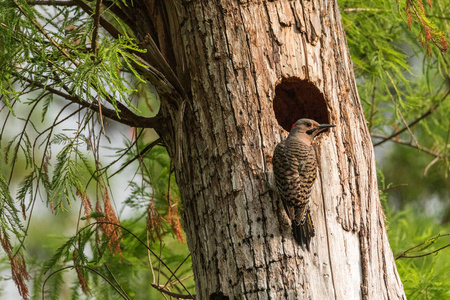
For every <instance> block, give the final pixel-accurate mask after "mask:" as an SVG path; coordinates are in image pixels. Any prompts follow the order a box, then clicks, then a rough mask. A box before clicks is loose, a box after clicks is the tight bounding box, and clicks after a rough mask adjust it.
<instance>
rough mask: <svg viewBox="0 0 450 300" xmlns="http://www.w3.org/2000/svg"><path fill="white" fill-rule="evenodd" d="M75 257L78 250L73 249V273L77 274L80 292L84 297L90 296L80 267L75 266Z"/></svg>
mask: <svg viewBox="0 0 450 300" xmlns="http://www.w3.org/2000/svg"><path fill="white" fill-rule="evenodd" d="M77 257H78V250H77V249H75V250H74V251H73V262H74V264H75V271H76V272H77V277H78V282H79V283H80V286H81V290H82V291H83V293H84V294H85V295H92V294H91V290H90V289H89V286H88V283H87V280H86V277H85V276H84V273H83V268H82V267H81V266H76V263H77V262H76V261H77Z"/></svg>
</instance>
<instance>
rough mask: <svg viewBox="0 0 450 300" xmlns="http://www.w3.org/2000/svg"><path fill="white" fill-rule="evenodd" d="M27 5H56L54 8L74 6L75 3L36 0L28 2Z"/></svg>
mask: <svg viewBox="0 0 450 300" xmlns="http://www.w3.org/2000/svg"><path fill="white" fill-rule="evenodd" d="M27 3H28V4H29V5H56V6H76V5H77V4H76V3H75V1H64V0H40V1H39V0H36V1H28V2H27Z"/></svg>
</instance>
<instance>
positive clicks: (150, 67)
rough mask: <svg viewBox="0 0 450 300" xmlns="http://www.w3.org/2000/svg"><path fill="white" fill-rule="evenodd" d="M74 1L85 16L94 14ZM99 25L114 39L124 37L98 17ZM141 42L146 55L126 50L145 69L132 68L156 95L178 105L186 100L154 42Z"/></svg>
mask: <svg viewBox="0 0 450 300" xmlns="http://www.w3.org/2000/svg"><path fill="white" fill-rule="evenodd" d="M74 1H75V2H76V3H77V5H78V6H79V7H80V8H81V9H82V10H83V11H84V12H85V13H86V14H88V15H89V16H94V14H95V12H94V11H93V10H92V8H91V7H90V6H89V5H87V4H86V3H84V2H83V1H82V0H74ZM99 23H100V25H101V26H102V27H103V28H104V29H105V30H106V31H108V33H109V34H110V35H111V36H112V37H114V38H115V39H117V38H119V36H121V35H124V34H123V33H121V32H120V31H119V30H118V29H117V28H115V27H114V26H113V25H112V24H111V23H110V22H108V21H107V20H105V19H104V18H103V17H101V16H100V17H99ZM142 42H143V45H144V46H145V49H147V52H146V53H140V52H136V51H133V50H131V49H128V50H127V51H129V52H130V53H133V55H134V56H135V57H136V58H138V59H139V61H140V63H142V64H144V65H145V66H146V68H143V67H142V66H139V65H137V64H135V65H134V67H135V68H136V69H139V70H140V71H142V72H143V73H144V75H145V76H146V78H147V79H148V80H149V81H150V82H151V83H152V84H153V85H154V86H155V88H156V89H157V91H158V93H159V94H160V95H161V96H163V97H164V98H169V99H173V100H175V101H176V102H178V103H181V102H182V101H183V99H187V95H186V92H185V90H184V89H183V87H182V85H181V83H180V81H179V80H178V78H177V76H176V75H175V73H174V72H173V70H172V68H171V67H170V66H169V64H168V63H167V61H166V60H165V58H164V56H163V55H162V53H161V52H160V51H159V49H158V47H157V46H156V44H155V42H154V41H153V40H152V39H151V37H150V36H147V37H146V38H145V41H142ZM154 64H157V65H158V66H157V67H156V66H155V65H154Z"/></svg>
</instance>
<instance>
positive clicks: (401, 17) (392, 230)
mask: <svg viewBox="0 0 450 300" xmlns="http://www.w3.org/2000/svg"><path fill="white" fill-rule="evenodd" d="M429 3H431V2H429ZM339 5H340V8H341V11H342V16H343V22H344V28H345V31H346V33H347V39H348V43H349V48H350V53H351V57H352V60H353V62H354V63H355V75H356V77H357V82H358V91H359V95H360V97H361V100H362V102H363V108H364V112H365V116H366V119H367V120H368V127H369V130H370V132H371V135H372V137H373V139H374V146H375V149H376V154H377V155H380V156H381V159H380V158H379V163H378V168H379V169H378V175H379V176H378V178H379V187H380V189H382V191H383V192H382V193H381V195H380V200H381V201H382V204H383V207H384V209H385V211H386V215H387V221H388V224H389V230H388V234H389V238H390V243H391V247H392V249H393V251H394V254H395V253H396V255H400V253H402V252H404V251H406V250H407V249H409V248H412V247H413V246H415V245H418V244H421V243H423V244H421V246H420V247H417V248H415V249H413V251H415V252H414V253H413V251H411V252H408V254H409V255H421V254H424V253H428V252H432V251H434V250H437V249H439V248H440V247H443V246H445V245H448V244H450V239H449V237H448V236H439V234H441V235H442V234H446V233H449V232H450V228H449V225H448V224H449V223H448V220H450V214H449V213H448V211H449V208H450V206H449V202H448V199H449V197H450V194H449V191H450V182H449V180H448V177H447V174H448V171H449V170H450V165H449V160H448V158H449V152H448V149H449V132H450V120H449V118H448V116H449V115H450V101H449V99H448V96H449V91H450V89H449V78H450V77H449V64H448V62H447V59H446V54H444V53H442V51H444V50H445V48H446V47H447V45H446V39H447V37H446V36H445V33H446V32H449V30H450V28H449V25H448V22H447V21H446V19H445V17H446V15H448V13H447V12H446V7H448V5H449V2H448V1H433V3H432V5H430V7H424V5H423V3H422V1H409V0H406V1H389V0H374V1H364V2H356V1H347V0H341V1H339ZM385 142H390V144H388V143H385ZM381 145H383V147H380V146H381ZM379 148H381V149H379ZM438 236H439V238H437V237H438ZM449 261H450V252H449V250H448V248H445V249H443V250H441V251H438V252H437V253H435V254H432V255H429V256H425V257H420V258H399V259H398V260H397V261H396V262H397V267H398V272H399V274H400V277H401V278H402V282H403V285H404V288H405V292H406V295H407V297H408V299H447V298H449V297H450V294H449V293H448V291H449V290H450V286H449V284H448V272H449V269H450V265H449V263H448V262H449Z"/></svg>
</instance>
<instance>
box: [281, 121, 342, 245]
mask: <svg viewBox="0 0 450 300" xmlns="http://www.w3.org/2000/svg"><path fill="white" fill-rule="evenodd" d="M330 127H335V125H331V124H319V123H317V122H316V121H314V120H310V119H300V120H298V121H297V122H295V123H294V125H292V129H291V131H290V133H289V136H288V137H287V139H286V140H284V141H282V142H280V143H279V144H278V145H277V146H276V147H275V152H274V155H273V173H274V176H275V183H276V186H277V189H278V192H279V194H280V195H281V199H282V201H283V205H284V208H285V209H286V213H287V215H288V216H289V219H291V222H292V232H293V235H294V238H295V240H296V241H297V243H299V244H300V245H301V246H302V247H303V246H304V245H306V248H307V249H308V250H309V243H310V241H311V238H312V237H314V236H315V230H314V225H313V222H312V219H311V213H310V209H309V199H310V197H311V191H312V187H313V184H314V181H315V180H316V173H317V159H316V154H315V151H314V148H313V146H312V141H313V139H314V137H316V136H317V134H318V133H319V132H321V131H323V130H325V129H327V128H330Z"/></svg>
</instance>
